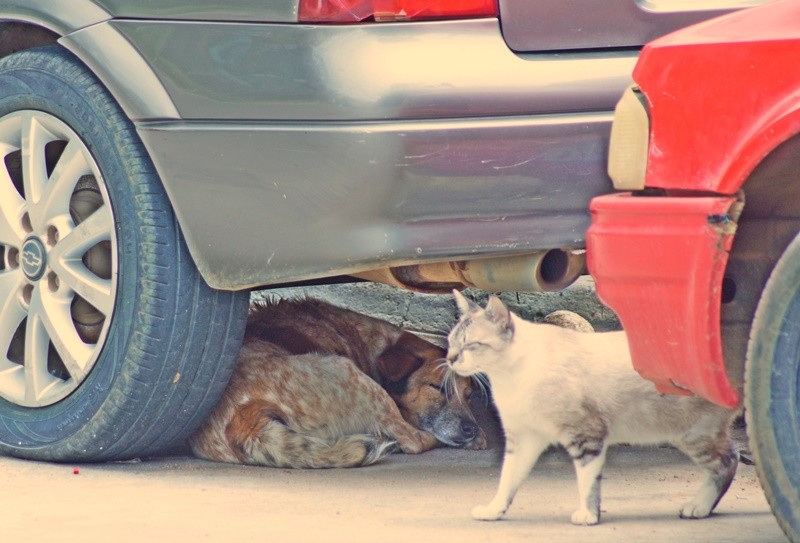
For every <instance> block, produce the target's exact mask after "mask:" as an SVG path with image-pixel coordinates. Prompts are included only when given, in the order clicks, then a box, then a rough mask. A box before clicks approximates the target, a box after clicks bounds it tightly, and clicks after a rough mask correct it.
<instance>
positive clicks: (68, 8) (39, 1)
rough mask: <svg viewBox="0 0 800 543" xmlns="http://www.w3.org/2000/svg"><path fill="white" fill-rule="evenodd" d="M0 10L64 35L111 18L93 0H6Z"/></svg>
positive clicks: (6, 16)
mask: <svg viewBox="0 0 800 543" xmlns="http://www.w3.org/2000/svg"><path fill="white" fill-rule="evenodd" d="M0 14H1V18H2V19H5V20H12V21H25V22H31V23H36V24H39V25H41V26H43V27H45V28H47V29H49V30H52V31H53V32H56V33H58V34H60V35H62V36H63V35H65V34H68V33H70V32H73V31H75V30H78V29H79V28H83V27H86V26H90V25H93V24H96V23H100V22H103V21H107V20H108V19H110V18H111V15H110V14H109V13H108V12H106V11H105V10H104V9H102V8H101V7H100V6H98V5H97V4H96V3H95V2H93V1H91V0H70V1H69V2H53V1H52V0H6V1H4V2H3V3H2V5H0Z"/></svg>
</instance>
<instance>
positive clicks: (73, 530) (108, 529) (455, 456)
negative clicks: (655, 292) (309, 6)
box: [0, 278, 786, 543]
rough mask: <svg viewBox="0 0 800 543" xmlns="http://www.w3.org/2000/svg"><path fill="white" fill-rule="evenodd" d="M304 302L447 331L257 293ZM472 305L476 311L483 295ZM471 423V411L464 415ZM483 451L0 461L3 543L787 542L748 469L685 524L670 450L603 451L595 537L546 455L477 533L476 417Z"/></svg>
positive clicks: (487, 478)
mask: <svg viewBox="0 0 800 543" xmlns="http://www.w3.org/2000/svg"><path fill="white" fill-rule="evenodd" d="M265 294H268V295H270V296H292V295H301V294H307V295H313V296H319V297H322V298H326V299H328V300H330V301H332V302H334V303H339V304H341V305H344V306H347V307H351V308H353V309H356V310H358V311H362V312H365V313H369V314H372V315H375V316H378V317H381V318H386V319H388V320H390V321H393V322H395V323H396V324H399V325H401V326H403V327H405V328H406V329H409V330H411V331H414V332H417V333H419V334H421V335H423V336H427V337H429V338H432V339H434V340H439V341H440V340H442V339H443V336H444V335H445V334H446V332H447V330H448V329H449V327H450V326H451V325H452V322H453V321H454V319H455V316H456V310H455V307H454V305H453V301H452V296H448V295H444V296H435V295H418V294H410V293H407V292H405V291H401V290H398V289H393V288H390V287H382V286H380V285H371V284H358V285H337V286H329V287H314V288H310V289H303V290H296V289H294V290H282V291H272V292H268V293H267V292H260V293H255V294H254V298H259V297H263V296H264V295H265ZM468 294H469V295H470V296H471V297H473V298H475V299H477V300H479V301H482V300H483V299H485V297H486V296H487V293H483V292H480V291H474V292H468ZM503 296H504V299H505V300H506V302H507V303H508V304H509V305H510V306H511V307H512V308H513V309H514V310H515V311H517V312H518V313H520V314H521V315H523V316H524V317H526V318H529V319H532V320H541V318H543V317H544V316H545V315H546V314H547V313H549V312H551V311H555V310H556V309H571V310H573V311H576V312H578V313H579V314H581V315H583V316H584V317H586V318H587V319H589V320H590V321H591V322H592V323H593V324H594V325H595V327H596V328H597V329H598V330H608V329H613V328H616V327H618V326H619V323H618V322H617V321H616V317H615V316H614V314H613V312H611V311H610V310H608V309H607V308H605V307H604V306H602V304H600V303H599V302H598V301H597V299H596V297H595V296H594V291H593V284H592V283H591V279H589V278H584V279H582V280H581V281H579V282H578V283H576V284H575V285H574V286H573V287H570V288H569V289H567V290H565V291H563V292H560V293H551V294H529V295H516V294H504V295H503ZM474 407H479V406H474ZM478 411H479V412H478V416H479V422H481V423H482V425H483V426H484V427H485V428H487V430H488V433H489V438H490V443H491V445H492V447H491V449H490V450H487V451H479V452H473V451H462V450H454V449H438V450H435V451H430V452H428V453H424V454H421V455H417V456H409V455H403V454H395V455H392V456H390V457H389V458H387V459H386V460H384V461H383V462H381V463H379V464H378V465H375V466H370V467H367V468H358V469H350V470H318V471H314V470H309V471H300V470H294V471H293V470H284V469H272V468H260V467H248V466H238V465H226V464H215V463H211V462H206V461H202V460H197V459H194V458H191V457H189V456H188V455H186V454H185V453H184V452H183V451H174V456H170V457H165V458H158V459H145V460H143V461H136V462H127V463H108V464H94V465H58V464H46V463H38V462H30V461H22V460H17V459H12V458H2V457H0V482H2V488H3V495H4V499H3V506H2V510H1V511H0V541H8V542H16V541H25V542H30V543H38V542H50V541H59V542H73V541H74V542H81V543H89V542H93V541H104V542H105V541H115V542H123V543H124V542H128V541H130V542H137V543H139V542H150V541H153V542H160V541H170V542H179V543H180V542H184V541H187V542H189V541H191V542H197V541H211V542H216V541H220V542H228V541H235V542H237V543H246V542H249V541H259V542H264V541H277V542H283V541H286V542H298V543H299V542H311V543H317V542H325V543H329V542H339V541H341V542H347V543H359V542H365V543H367V542H369V543H384V542H394V541H397V542H409V541H415V542H420V543H422V542H427V541H432V542H433V541H437V542H438V541H448V542H459V541H467V542H481V541H491V542H495V541H496V542H504V543H506V542H508V543H511V542H515V541H532V542H552V543H566V542H569V543H580V542H583V541H587V542H589V541H590V542H592V543H604V542H605V543H612V542H613V543H618V542H627V541H647V542H648V543H655V542H660V541H669V542H695V541H696V542H703V543H710V542H716V541H720V542H722V541H725V542H748V543H753V542H760V543H771V542H783V541H786V539H785V538H784V536H783V534H782V532H781V531H780V529H779V528H778V525H777V523H776V521H775V519H774V518H773V516H772V514H771V513H770V510H769V506H768V505H767V502H766V500H765V498H764V495H763V492H762V490H761V488H760V486H759V484H758V480H757V478H756V474H755V470H754V468H753V467H752V466H748V465H741V466H740V469H739V473H738V475H737V477H736V479H735V481H734V483H733V485H732V486H731V488H730V490H729V491H728V493H727V495H726V496H725V497H724V498H723V499H722V501H721V502H720V504H719V507H718V508H717V512H716V513H715V514H714V515H713V516H712V517H711V518H708V519H705V520H699V521H686V520H680V519H679V518H678V515H677V511H678V509H679V507H680V505H681V503H683V502H684V501H686V500H688V499H689V498H690V497H691V496H692V494H693V493H694V490H695V488H696V487H697V485H698V484H699V482H700V478H701V475H702V474H701V472H700V470H698V469H697V468H696V467H694V466H693V465H692V464H691V462H689V461H688V460H687V459H686V458H685V457H683V455H681V454H680V453H679V452H677V451H675V450H673V449H669V448H653V449H634V448H629V447H617V448H614V449H612V451H611V453H610V455H609V462H608V465H607V468H606V471H605V473H604V480H603V488H602V492H603V502H602V511H603V516H602V524H601V525H599V526H595V527H577V526H572V525H571V524H570V522H569V518H570V515H571V513H572V511H573V509H574V508H575V506H576V502H577V490H576V486H575V477H574V473H573V469H572V464H571V462H570V461H569V459H568V458H567V456H566V455H565V454H564V453H563V451H560V450H555V451H551V452H548V453H546V454H545V455H544V456H543V458H542V459H541V460H540V461H539V463H538V464H537V466H536V468H535V469H534V471H533V474H532V475H531V477H530V480H529V481H527V482H526V484H525V485H523V487H522V489H521V490H520V493H519V495H518V496H517V499H516V501H515V502H514V504H513V505H512V507H511V509H510V510H509V512H508V515H507V519H506V520H503V521H500V522H493V523H483V522H477V521H474V520H472V519H471V518H470V516H469V511H470V510H471V509H472V507H473V506H475V505H478V504H481V503H486V502H488V501H489V499H490V498H491V497H492V495H493V494H494V491H495V487H496V484H497V479H498V475H499V466H500V458H501V454H502V453H501V451H502V436H501V434H500V432H499V430H498V429H497V421H496V419H495V418H494V417H493V415H492V412H491V410H490V409H486V408H485V405H484V406H483V407H482V408H480V409H478Z"/></svg>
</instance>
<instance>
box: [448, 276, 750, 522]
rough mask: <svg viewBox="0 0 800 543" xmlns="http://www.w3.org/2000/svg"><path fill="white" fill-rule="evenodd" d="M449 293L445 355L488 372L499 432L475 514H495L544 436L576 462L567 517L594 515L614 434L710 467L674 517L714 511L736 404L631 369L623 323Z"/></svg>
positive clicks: (728, 476)
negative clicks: (495, 478)
mask: <svg viewBox="0 0 800 543" xmlns="http://www.w3.org/2000/svg"><path fill="white" fill-rule="evenodd" d="M454 295H455V297H456V302H457V305H458V308H459V310H460V312H461V318H460V320H459V321H458V323H456V325H455V327H454V328H453V330H452V331H451V332H450V335H449V337H448V341H449V349H448V353H447V360H448V363H449V365H450V368H451V369H452V370H453V371H455V373H457V374H458V375H462V376H472V375H476V374H484V375H486V377H488V380H489V383H490V385H491V390H492V396H493V398H494V402H495V404H496V406H497V410H498V412H499V414H500V419H501V422H502V425H503V429H504V431H505V435H506V448H505V457H504V459H503V467H502V470H501V474H500V483H499V486H498V489H497V494H496V495H495V497H494V498H493V499H492V501H491V502H489V503H488V504H487V505H481V506H478V507H475V508H474V509H473V510H472V516H473V517H474V518H476V519H479V520H497V519H499V518H501V517H502V516H503V514H504V513H505V512H506V510H507V509H508V507H509V506H510V505H511V501H512V500H513V499H514V495H515V493H516V492H517V489H518V488H519V486H520V484H521V483H522V481H524V480H525V478H526V477H527V476H528V474H529V473H530V470H531V468H533V465H534V464H535V463H536V460H537V459H538V458H539V456H540V455H541V454H542V452H544V450H545V449H546V448H547V447H548V446H549V445H551V444H560V445H562V446H563V447H564V448H565V449H566V450H567V452H568V453H569V455H570V456H571V457H572V459H573V462H574V465H575V472H576V475H577V479H578V494H579V507H578V509H577V511H575V512H574V513H573V514H572V522H573V523H574V524H586V525H590V524H597V523H598V522H599V521H600V479H601V474H602V470H603V464H604V463H605V459H606V451H607V449H608V446H609V445H611V444H615V443H629V444H640V445H643V444H661V443H669V444H672V445H675V446H676V447H677V448H679V449H680V450H681V451H683V452H684V453H686V454H687V455H688V456H689V457H690V458H691V459H692V460H693V461H694V462H695V463H697V464H698V465H699V466H701V467H703V468H705V470H706V471H707V474H708V476H707V478H706V480H705V481H704V482H703V483H702V485H701V487H700V489H699V490H698V492H697V494H696V495H695V497H694V498H693V499H692V500H691V501H689V502H688V503H686V504H684V505H683V507H682V508H681V510H680V516H681V517H682V518H703V517H707V516H708V515H709V514H711V511H712V510H713V509H714V507H715V506H716V505H717V503H718V502H719V500H720V498H722V496H723V494H725V491H726V490H727V489H728V487H729V486H730V484H731V481H732V480H733V477H734V475H735V473H736V467H737V464H738V453H737V452H736V451H735V450H734V448H733V446H732V443H731V440H730V436H729V433H728V432H729V426H730V423H731V420H732V418H733V416H734V415H735V414H736V411H732V410H729V409H725V408H722V407H719V406H716V405H714V404H712V403H710V402H707V401H705V400H703V399H700V398H697V397H690V396H674V395H662V394H659V393H658V392H657V391H656V389H655V386H654V385H653V384H652V383H650V382H649V381H646V380H645V379H643V378H642V377H641V376H639V374H637V373H636V372H635V371H634V369H633V367H632V365H631V360H630V354H629V351H628V343H627V340H626V338H625V333H624V332H606V333H597V334H592V333H583V332H580V331H575V330H570V329H566V328H560V327H558V326H553V325H551V324H535V323H531V322H528V321H525V320H523V319H521V318H520V317H518V316H517V315H515V314H513V313H511V312H510V311H509V310H508V308H507V307H506V306H505V305H504V304H503V302H502V301H501V300H500V299H499V298H497V297H494V296H492V297H491V298H490V299H489V302H488V303H487V305H486V309H485V310H484V309H482V308H481V307H479V306H478V305H476V304H475V303H474V302H472V301H470V300H467V299H466V298H465V297H464V296H462V295H461V294H460V293H459V292H457V291H454Z"/></svg>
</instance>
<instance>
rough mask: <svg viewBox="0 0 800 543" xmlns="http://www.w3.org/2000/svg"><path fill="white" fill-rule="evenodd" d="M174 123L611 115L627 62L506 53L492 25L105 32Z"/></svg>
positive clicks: (180, 26) (141, 25)
mask: <svg viewBox="0 0 800 543" xmlns="http://www.w3.org/2000/svg"><path fill="white" fill-rule="evenodd" d="M112 24H113V26H114V27H115V28H116V29H118V30H119V31H120V32H121V33H122V34H123V35H124V36H125V37H126V38H127V39H128V40H129V41H130V42H131V43H132V44H134V46H135V47H136V48H137V49H138V51H139V52H140V54H141V55H142V56H143V57H144V58H145V60H146V61H147V62H148V63H149V64H150V66H151V67H152V68H153V71H154V73H155V74H156V75H157V77H158V78H159V79H160V80H161V81H162V82H163V84H164V86H165V88H166V89H167V92H168V93H169V95H170V97H171V98H172V100H173V101H174V102H175V105H176V107H177V108H178V111H179V112H180V115H181V117H182V118H183V119H241V120H287V121H304V120H311V121H328V120H336V121H361V120H368V119H371V120H400V119H429V118H464V117H482V116H505V115H531V114H549V113H567V112H586V111H611V110H612V109H613V107H614V104H615V103H616V100H617V98H618V97H619V94H620V93H621V91H622V90H623V89H624V88H625V86H626V85H627V84H629V83H630V73H631V71H632V69H633V66H634V64H635V62H636V53H635V52H630V51H628V52H621V53H617V52H610V53H607V54H602V55H597V54H595V55H588V54H571V55H531V56H521V55H516V54H514V53H513V52H511V51H509V49H508V48H507V47H506V45H505V44H504V42H503V39H502V35H501V32H500V27H499V23H498V21H497V20H496V19H478V20H461V21H444V22H442V21H439V22H422V23H386V24H367V25H364V26H360V27H354V26H352V25H271V24H250V25H248V24H226V23H178V22H174V23H170V22H167V23H152V22H146V21H114V22H113V23H112Z"/></svg>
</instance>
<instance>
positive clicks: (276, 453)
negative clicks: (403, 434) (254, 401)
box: [243, 420, 396, 468]
mask: <svg viewBox="0 0 800 543" xmlns="http://www.w3.org/2000/svg"><path fill="white" fill-rule="evenodd" d="M243 445H244V446H243V452H245V454H246V455H247V456H249V459H248V460H251V461H252V460H255V462H250V463H256V464H262V465H269V466H275V467H279V468H352V467H358V466H368V465H370V464H374V463H375V462H377V461H379V460H380V459H381V458H383V457H385V456H386V455H388V454H390V453H391V452H393V451H394V450H395V448H396V447H395V442H394V441H389V440H387V439H386V438H384V437H383V436H378V435H371V434H353V435H346V436H342V437H340V438H338V439H337V440H336V441H333V442H330V441H328V440H325V439H323V438H320V437H317V436H312V435H308V434H304V433H301V432H296V431H294V430H292V429H291V428H289V427H287V426H286V425H284V424H283V423H282V422H281V421H277V420H273V421H271V422H270V423H269V424H268V425H267V426H266V427H264V429H263V430H262V431H261V432H260V434H259V435H258V436H257V437H254V438H252V439H250V440H249V442H248V443H245V444H243Z"/></svg>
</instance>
